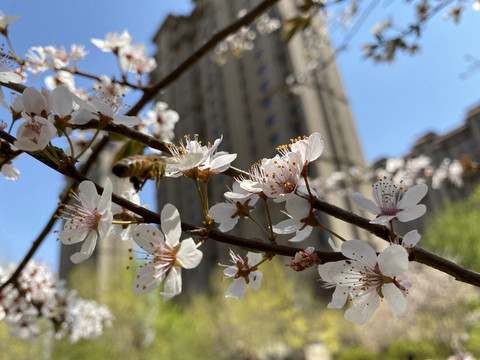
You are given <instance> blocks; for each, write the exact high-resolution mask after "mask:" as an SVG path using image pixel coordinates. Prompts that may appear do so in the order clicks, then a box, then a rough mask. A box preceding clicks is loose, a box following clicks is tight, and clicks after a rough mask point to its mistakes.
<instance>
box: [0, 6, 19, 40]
mask: <svg viewBox="0 0 480 360" xmlns="http://www.w3.org/2000/svg"><path fill="white" fill-rule="evenodd" d="M19 17H20V15H15V16H10V15H5V14H4V13H3V12H2V11H0V34H2V35H3V36H5V37H7V36H8V26H9V25H10V24H11V23H12V22H14V21H15V20H17V19H18V18H19Z"/></svg>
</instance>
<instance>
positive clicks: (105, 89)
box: [93, 75, 129, 108]
mask: <svg viewBox="0 0 480 360" xmlns="http://www.w3.org/2000/svg"><path fill="white" fill-rule="evenodd" d="M93 89H94V90H95V91H96V92H97V94H98V97H99V98H100V99H102V101H104V102H106V103H107V104H109V105H110V106H112V107H113V108H121V107H122V98H123V97H124V96H125V95H126V94H127V93H128V90H129V88H128V87H127V86H123V85H121V84H119V83H118V82H115V81H112V79H111V78H109V77H108V76H106V75H102V76H100V81H97V82H96V83H95V84H94V85H93Z"/></svg>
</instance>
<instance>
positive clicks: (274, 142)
mask: <svg viewBox="0 0 480 360" xmlns="http://www.w3.org/2000/svg"><path fill="white" fill-rule="evenodd" d="M270 144H271V145H275V146H276V145H278V134H277V133H273V134H272V135H270Z"/></svg>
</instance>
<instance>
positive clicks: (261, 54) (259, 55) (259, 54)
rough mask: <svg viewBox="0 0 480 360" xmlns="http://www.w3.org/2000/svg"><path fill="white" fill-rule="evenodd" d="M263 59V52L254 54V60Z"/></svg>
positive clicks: (259, 51)
mask: <svg viewBox="0 0 480 360" xmlns="http://www.w3.org/2000/svg"><path fill="white" fill-rule="evenodd" d="M262 57H263V50H258V51H257V52H256V53H255V59H257V60H260V59H261V58H262Z"/></svg>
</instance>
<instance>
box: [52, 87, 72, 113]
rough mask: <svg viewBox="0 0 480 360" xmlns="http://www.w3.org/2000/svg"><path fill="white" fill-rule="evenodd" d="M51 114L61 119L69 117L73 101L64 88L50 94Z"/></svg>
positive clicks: (58, 88) (56, 89)
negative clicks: (51, 98)
mask: <svg viewBox="0 0 480 360" xmlns="http://www.w3.org/2000/svg"><path fill="white" fill-rule="evenodd" d="M52 95H53V112H54V113H55V114H57V115H60V116H61V117H65V116H67V115H70V114H71V113H72V111H73V99H72V96H71V95H70V91H69V90H68V89H67V88H66V87H65V86H59V87H57V88H55V89H54V90H53V92H52Z"/></svg>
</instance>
